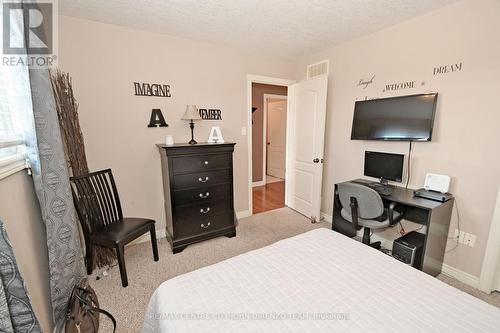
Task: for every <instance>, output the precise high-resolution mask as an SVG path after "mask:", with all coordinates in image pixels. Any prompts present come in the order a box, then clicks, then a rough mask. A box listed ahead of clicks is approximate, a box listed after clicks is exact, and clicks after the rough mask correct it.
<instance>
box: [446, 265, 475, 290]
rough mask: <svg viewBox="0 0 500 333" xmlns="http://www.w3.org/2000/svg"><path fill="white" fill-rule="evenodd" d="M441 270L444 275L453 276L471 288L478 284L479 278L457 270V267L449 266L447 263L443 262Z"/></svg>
mask: <svg viewBox="0 0 500 333" xmlns="http://www.w3.org/2000/svg"><path fill="white" fill-rule="evenodd" d="M441 272H442V273H443V274H444V275H447V276H449V277H452V278H455V279H457V280H458V281H460V282H463V283H465V284H466V285H469V286H471V287H473V288H477V287H478V286H479V278H478V277H477V276H474V275H472V274H469V273H467V272H464V271H462V270H459V269H458V268H455V267H451V266H449V265H447V264H443V268H442V270H441Z"/></svg>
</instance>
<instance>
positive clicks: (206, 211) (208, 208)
mask: <svg viewBox="0 0 500 333" xmlns="http://www.w3.org/2000/svg"><path fill="white" fill-rule="evenodd" d="M209 211H210V207H207V209H203V208H202V209H200V213H202V214H206V213H208V212H209Z"/></svg>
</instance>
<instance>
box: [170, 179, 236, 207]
mask: <svg viewBox="0 0 500 333" xmlns="http://www.w3.org/2000/svg"><path fill="white" fill-rule="evenodd" d="M232 189H233V185H232V184H229V183H228V184H220V185H215V186H209V187H203V188H193V189H187V190H174V192H173V196H172V205H174V206H180V205H186V204H190V203H205V202H208V201H212V200H216V199H226V200H233V193H232Z"/></svg>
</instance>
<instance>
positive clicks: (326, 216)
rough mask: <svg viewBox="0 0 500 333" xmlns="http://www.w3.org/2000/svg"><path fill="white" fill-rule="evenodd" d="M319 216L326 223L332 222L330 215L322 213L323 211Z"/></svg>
mask: <svg viewBox="0 0 500 333" xmlns="http://www.w3.org/2000/svg"><path fill="white" fill-rule="evenodd" d="M321 218H322V219H323V220H324V221H325V222H328V223H332V216H331V215H329V214H327V213H324V212H321Z"/></svg>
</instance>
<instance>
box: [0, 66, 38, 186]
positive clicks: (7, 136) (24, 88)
mask: <svg viewBox="0 0 500 333" xmlns="http://www.w3.org/2000/svg"><path fill="white" fill-rule="evenodd" d="M31 107H32V106H31V92H30V85H29V77H28V69H27V68H26V67H24V66H11V67H8V66H1V65H0V179H2V178H5V177H7V176H9V175H11V174H13V173H15V172H17V171H19V170H22V169H24V168H26V167H27V162H26V147H25V140H24V138H25V137H26V131H27V130H28V129H29V128H32V126H30V125H31V123H30V122H32V120H31V117H30V115H31V114H32V113H31Z"/></svg>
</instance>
